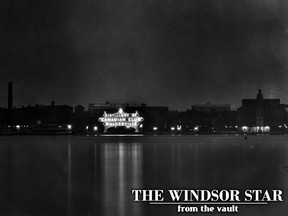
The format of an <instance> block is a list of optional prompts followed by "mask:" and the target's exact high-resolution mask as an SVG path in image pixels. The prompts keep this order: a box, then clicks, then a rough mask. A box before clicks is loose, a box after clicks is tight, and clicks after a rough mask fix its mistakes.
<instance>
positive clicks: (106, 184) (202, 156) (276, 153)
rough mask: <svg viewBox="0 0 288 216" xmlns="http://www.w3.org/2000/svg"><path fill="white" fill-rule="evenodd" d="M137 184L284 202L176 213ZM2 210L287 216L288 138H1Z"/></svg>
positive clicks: (108, 215)
mask: <svg viewBox="0 0 288 216" xmlns="http://www.w3.org/2000/svg"><path fill="white" fill-rule="evenodd" d="M132 189H163V190H164V191H166V190H168V189H209V190H210V189H219V190H221V189H227V190H228V189H236V190H239V191H244V190H246V189H262V190H272V189H281V190H282V191H283V194H284V195H283V198H284V201H283V202H270V203H268V204H266V205H238V207H239V212H238V213H219V212H217V211H216V212H214V213H200V212H198V213H178V212H177V205H153V204H150V203H149V202H133V198H134V197H133V195H132V193H131V190H132ZM165 199H166V197H165ZM183 206H185V205H183ZM186 206H198V207H199V206H200V205H186ZM209 206H213V205H209ZM227 206H231V205H227ZM0 215H1V216H2V215H3V216H5V215H11V216H14V215H15V216H16V215H17V216H18V215H39V216H40V215H55V216H56V215H69V216H70V215H71V216H72V215H97V216H98V215H99V216H118V215H119V216H146V215H147V216H148V215H155V216H156V215H157V216H158V215H163V216H170V215H247V216H248V215H249V216H250V215H253V216H254V215H259V216H260V215H261V216H262V215H263V216H268V215H269V216H287V215H288V136H248V139H247V140H245V139H244V137H243V136H151V137H149V136H148V137H145V136H144V137H99V136H98V137H74V136H71V137H60V136H51V137H21V136H20V137H0Z"/></svg>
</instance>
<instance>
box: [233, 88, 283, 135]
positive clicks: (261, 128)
mask: <svg viewBox="0 0 288 216" xmlns="http://www.w3.org/2000/svg"><path fill="white" fill-rule="evenodd" d="M285 119H286V111H285V105H284V104H281V103H280V99H264V97H263V94H262V92H261V89H259V90H258V94H257V96H256V99H242V106H241V107H240V108H238V109H237V124H238V126H239V130H242V131H243V132H255V133H259V132H260V133H261V132H263V133H266V132H271V131H281V130H282V128H283V129H284V128H285V127H287V126H286V124H285V123H286V122H285Z"/></svg>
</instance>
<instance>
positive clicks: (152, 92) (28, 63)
mask: <svg viewBox="0 0 288 216" xmlns="http://www.w3.org/2000/svg"><path fill="white" fill-rule="evenodd" d="M0 27H1V28H0V29H1V30H0V31H1V32H0V33H1V34H0V36H1V39H0V55H1V60H0V74H1V79H0V106H2V107H4V106H7V82H8V81H12V82H13V83H14V105H15V106H22V105H24V106H26V105H28V104H31V105H34V104H50V102H51V101H55V103H56V104H69V105H73V106H75V105H77V104H82V105H84V106H85V107H87V105H88V104H89V103H96V102H105V101H110V102H128V103H131V104H135V103H136V104H141V103H143V102H144V103H146V104H147V105H164V106H167V105H168V106H169V107H170V109H178V110H186V109H188V108H190V107H191V105H192V104H198V103H206V102H208V101H209V102H211V103H229V104H231V105H232V108H237V107H239V106H240V104H241V99H242V98H255V97H256V94H257V90H258V88H259V85H260V86H261V88H262V91H263V93H264V98H280V99H281V102H282V103H288V96H287V95H288V86H287V83H288V72H287V71H288V1H287V0H253V1H251V0H241V1H240V0H239V1H238V0H234V1H233V0H121V1H119V0H81V1H79V0H49V1H47V0H14V1H13V0H2V1H1V3H0Z"/></svg>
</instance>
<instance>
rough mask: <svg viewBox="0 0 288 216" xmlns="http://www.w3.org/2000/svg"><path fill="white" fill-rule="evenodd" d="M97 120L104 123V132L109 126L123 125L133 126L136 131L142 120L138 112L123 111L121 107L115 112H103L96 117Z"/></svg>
mask: <svg viewBox="0 0 288 216" xmlns="http://www.w3.org/2000/svg"><path fill="white" fill-rule="evenodd" d="M98 120H99V122H102V123H103V125H104V132H107V129H109V128H110V127H118V126H123V127H126V128H130V127H132V128H134V129H135V132H139V131H138V126H139V123H140V122H142V121H143V120H144V118H142V117H140V116H139V114H138V112H137V111H136V112H135V113H125V112H124V111H123V109H122V108H120V109H119V110H118V112H117V113H113V114H108V113H106V111H105V112H104V114H103V117H101V118H99V119H98Z"/></svg>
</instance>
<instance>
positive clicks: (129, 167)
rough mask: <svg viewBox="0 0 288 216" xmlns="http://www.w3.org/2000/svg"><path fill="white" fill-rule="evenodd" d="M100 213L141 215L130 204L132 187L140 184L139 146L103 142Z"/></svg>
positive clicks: (140, 157) (140, 160) (135, 144)
mask: <svg viewBox="0 0 288 216" xmlns="http://www.w3.org/2000/svg"><path fill="white" fill-rule="evenodd" d="M102 155H104V161H103V163H104V166H103V170H104V175H103V191H102V193H103V196H102V198H103V200H102V202H103V207H104V212H103V213H104V214H103V215H107V216H108V215H109V216H110V215H119V216H124V215H125V216H126V215H141V209H139V208H136V206H134V205H132V206H131V190H132V189H133V188H141V187H142V172H141V171H142V145H141V144H139V143H138V144H137V143H132V144H124V143H122V142H120V143H119V144H117V143H107V144H105V145H104V148H103V154H102Z"/></svg>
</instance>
